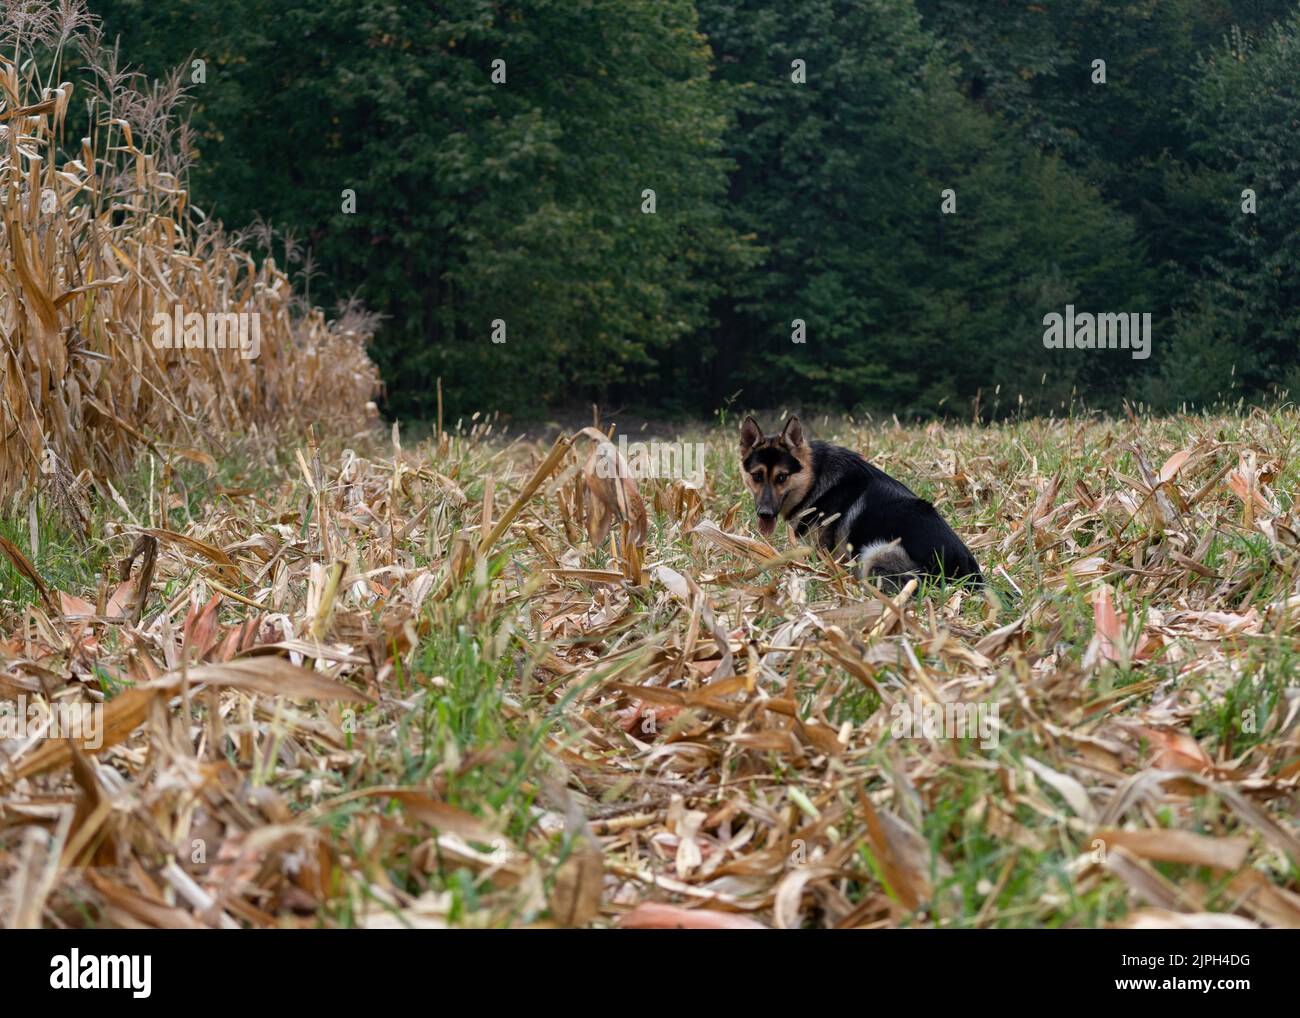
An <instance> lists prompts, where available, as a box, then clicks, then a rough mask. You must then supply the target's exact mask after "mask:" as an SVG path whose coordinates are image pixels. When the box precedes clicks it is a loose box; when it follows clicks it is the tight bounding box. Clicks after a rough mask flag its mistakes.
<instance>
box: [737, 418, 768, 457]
mask: <svg viewBox="0 0 1300 1018" xmlns="http://www.w3.org/2000/svg"><path fill="white" fill-rule="evenodd" d="M762 437H763V429H762V428H760V427H759V426H758V421H756V420H754V418H752V417H746V418H745V423H744V424H742V425H741V426H740V455H741V456H748V455H749V450H750V449H752V448H754V446H755V445H757V444H758V442H759V440H760V439H761V438H762Z"/></svg>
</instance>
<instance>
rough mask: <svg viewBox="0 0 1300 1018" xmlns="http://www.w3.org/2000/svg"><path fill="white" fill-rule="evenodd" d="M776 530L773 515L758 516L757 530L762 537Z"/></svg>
mask: <svg viewBox="0 0 1300 1018" xmlns="http://www.w3.org/2000/svg"><path fill="white" fill-rule="evenodd" d="M775 530H776V517H775V516H760V517H759V518H758V532H759V533H760V534H762V535H763V536H764V537H771V536H772V534H773V532H774V531H775Z"/></svg>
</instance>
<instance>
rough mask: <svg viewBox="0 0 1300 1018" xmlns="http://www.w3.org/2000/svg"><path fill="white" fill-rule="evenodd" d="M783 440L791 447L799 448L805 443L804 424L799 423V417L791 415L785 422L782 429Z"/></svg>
mask: <svg viewBox="0 0 1300 1018" xmlns="http://www.w3.org/2000/svg"><path fill="white" fill-rule="evenodd" d="M781 441H782V442H784V443H785V444H786V445H788V446H789V447H790V448H791V449H798V448H799V447H800V446H801V445H803V444H804V438H803V425H802V424H800V423H799V418H798V417H791V418H790V419H789V420H788V421H786V422H785V427H784V428H782V429H781Z"/></svg>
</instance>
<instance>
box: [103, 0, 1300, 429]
mask: <svg viewBox="0 0 1300 1018" xmlns="http://www.w3.org/2000/svg"><path fill="white" fill-rule="evenodd" d="M94 8H95V12H96V13H97V14H98V15H100V16H101V17H102V18H103V20H104V27H105V30H106V32H107V34H108V36H109V37H110V39H111V38H114V37H117V36H120V38H121V45H122V51H123V54H124V56H125V57H128V58H129V59H130V61H131V62H132V63H133V64H136V65H138V66H140V67H141V68H142V69H143V70H144V71H146V72H147V73H149V74H153V75H160V74H163V73H165V72H166V71H167V70H168V69H170V68H172V67H176V66H181V67H182V69H183V70H182V80H183V81H184V82H185V83H186V84H187V86H188V89H189V94H190V98H191V100H192V104H191V107H190V109H191V110H192V123H193V126H194V128H195V131H196V153H195V155H196V158H195V161H194V163H193V168H192V170H191V178H190V183H191V185H192V187H193V190H194V192H195V196H196V200H197V201H198V203H199V204H200V205H201V206H203V207H205V208H208V209H210V210H212V211H213V213H214V214H215V215H217V216H218V217H220V218H221V219H223V220H224V221H225V222H226V224H227V225H228V226H234V227H239V226H244V225H246V224H249V223H253V222H256V221H266V222H270V223H272V224H273V225H274V226H275V227H276V228H277V230H278V231H279V232H278V233H277V234H276V235H275V237H274V238H273V237H272V235H271V233H270V232H269V231H262V234H263V236H264V237H265V238H266V240H267V243H268V246H269V249H270V250H269V251H268V253H269V254H272V255H273V256H274V257H275V258H276V259H277V260H278V261H279V262H280V263H281V264H284V263H286V262H287V263H288V264H287V265H286V267H287V268H289V269H290V270H291V271H293V272H294V273H295V274H297V275H298V276H299V277H300V278H301V279H302V281H303V282H304V283H305V284H307V285H308V286H310V287H311V290H310V293H311V295H312V297H313V299H316V300H319V301H321V302H331V301H335V300H339V299H343V298H345V297H346V296H348V295H350V294H353V293H356V294H357V295H359V296H360V297H361V298H362V299H363V300H364V301H365V303H366V304H367V305H368V306H369V307H371V308H373V309H375V310H377V311H380V312H382V313H383V314H385V315H386V316H387V318H386V320H385V322H384V324H383V326H382V328H381V329H380V332H379V335H378V338H377V340H376V344H375V349H374V353H375V356H376V359H377V360H378V361H379V363H380V365H381V367H382V369H383V372H384V375H385V379H386V383H387V386H388V395H389V401H388V408H389V410H390V411H392V412H394V413H400V414H404V415H416V416H427V415H429V414H430V413H431V412H432V410H433V408H434V390H435V383H436V380H437V379H438V378H441V379H442V380H443V387H444V391H445V394H446V403H447V409H448V412H449V413H452V414H455V413H461V412H465V411H472V410H475V409H503V410H506V411H508V412H512V413H514V414H516V415H517V416H520V417H535V416H538V415H540V414H543V413H545V412H546V411H547V410H548V409H550V408H554V407H556V406H560V405H566V404H567V405H579V404H581V403H583V402H584V401H587V400H593V399H594V400H600V401H613V402H617V403H619V404H622V405H627V404H634V405H637V406H640V407H642V408H644V409H647V410H653V411H657V412H693V413H704V412H707V411H709V410H711V409H713V408H715V407H717V406H719V405H720V404H722V403H724V402H725V401H727V400H728V399H730V398H732V397H733V396H735V395H736V394H737V393H739V394H740V400H741V401H742V402H744V403H747V404H751V405H760V404H777V403H782V404H798V405H803V406H814V405H820V406H827V407H832V406H833V407H842V408H857V407H866V408H870V409H873V410H883V411H887V412H897V413H900V414H904V413H906V414H913V413H916V414H926V413H933V412H947V413H958V414H961V415H967V414H969V413H971V412H972V408H974V407H977V408H978V410H979V412H980V413H981V414H985V415H989V414H999V413H1003V412H1007V411H1014V410H1016V409H1017V408H1018V407H1020V406H1022V405H1025V406H1027V408H1028V409H1030V410H1050V409H1053V408H1056V407H1059V406H1060V405H1062V404H1063V403H1064V404H1068V402H1069V401H1070V400H1071V399H1072V398H1073V397H1075V396H1078V397H1082V398H1083V399H1084V400H1085V401H1086V402H1088V403H1090V404H1093V405H1117V404H1118V403H1119V402H1120V401H1121V400H1125V399H1127V400H1145V401H1150V402H1154V403H1156V404H1159V405H1166V406H1170V405H1178V404H1181V403H1184V402H1195V403H1198V404H1200V403H1205V402H1212V401H1214V400H1216V399H1219V398H1233V399H1235V398H1236V397H1237V396H1239V395H1245V396H1247V397H1253V396H1255V395H1258V394H1262V393H1266V392H1269V391H1270V390H1272V389H1274V388H1276V387H1287V386H1289V385H1291V383H1292V382H1294V381H1296V380H1297V379H1300V347H1297V344H1296V343H1295V342H1294V336H1295V335H1296V324H1297V316H1298V315H1300V311H1298V310H1297V308H1298V307H1300V304H1298V302H1297V300H1296V297H1297V293H1296V289H1297V286H1296V282H1295V280H1296V273H1295V268H1296V265H1295V262H1296V249H1297V245H1296V243H1295V241H1296V238H1297V230H1298V229H1300V182H1298V177H1300V173H1298V172H1297V167H1300V84H1298V82H1300V74H1298V73H1297V71H1298V69H1300V61H1298V60H1297V57H1300V11H1298V10H1297V5H1296V4H1295V3H1294V2H1293V0H1290V2H1283V0H1215V2H1213V3H1207V2H1205V0H1133V2H1128V3H1123V4H1118V3H1113V2H1105V0H1075V2H1071V3H1029V2H1012V0H801V2H800V3H799V4H789V3H782V2H778V0H694V2H692V0H443V2H438V3H419V4H407V3H398V2H396V0H305V2H300V3H293V4H288V5H282V4H280V3H278V2H272V0H222V2H220V3H217V2H213V0H172V2H170V3H167V4H156V3H153V2H151V0H99V2H98V3H96V4H95V5H94ZM195 59H200V60H203V61H204V64H203V72H202V73H201V74H200V75H199V77H201V78H202V80H194V79H195V74H194V71H193V66H194V65H193V64H192V61H193V60H195ZM1098 60H1102V61H1104V62H1105V68H1104V71H1105V81H1104V82H1102V81H1100V80H1097V79H1098V70H1097V65H1096V64H1095V61H1098ZM498 61H501V62H503V63H497V62H498ZM1247 189H1250V190H1251V191H1253V193H1254V195H1255V202H1256V211H1255V212H1254V213H1250V212H1246V211H1243V205H1244V204H1246V199H1245V198H1244V197H1243V192H1244V191H1246V190H1247ZM648 190H651V191H653V192H654V195H653V202H654V211H653V214H651V213H649V212H648V211H647V209H648V208H649V205H648V201H649V199H648V198H647V191H648ZM345 191H347V192H348V193H354V194H355V211H346V210H345V203H346V202H348V201H349V199H348V198H347V197H346V195H345ZM945 196H948V198H947V205H948V209H949V210H951V209H953V208H954V207H955V211H952V212H951V214H948V213H946V212H945V211H944V208H943V205H944V203H945ZM1067 304H1073V305H1074V306H1075V307H1076V308H1078V309H1079V310H1080V311H1084V312H1089V313H1103V312H1105V313H1126V312H1150V313H1151V315H1152V321H1153V326H1152V352H1151V357H1150V359H1148V360H1135V359H1133V358H1132V357H1131V356H1130V354H1129V353H1128V352H1126V351H1123V350H1108V351H1085V350H1051V349H1045V347H1044V343H1043V332H1044V323H1043V318H1044V315H1047V314H1050V313H1053V312H1058V313H1059V312H1062V311H1063V310H1064V308H1065V305H1067ZM500 322H503V323H504V333H503V332H502V330H501V327H500V325H499V324H497V323H500ZM501 340H504V342H502V341H501ZM797 340H802V342H800V341H797ZM1022 401H1023V404H1022Z"/></svg>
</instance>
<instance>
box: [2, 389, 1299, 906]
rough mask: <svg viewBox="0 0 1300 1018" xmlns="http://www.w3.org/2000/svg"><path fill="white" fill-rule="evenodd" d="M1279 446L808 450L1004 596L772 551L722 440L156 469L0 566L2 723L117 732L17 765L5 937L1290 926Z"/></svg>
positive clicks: (8, 748) (780, 543)
mask: <svg viewBox="0 0 1300 1018" xmlns="http://www.w3.org/2000/svg"><path fill="white" fill-rule="evenodd" d="M1298 421H1300V419H1298V418H1297V417H1296V415H1295V414H1294V413H1293V412H1291V411H1290V410H1287V411H1279V412H1276V413H1274V414H1264V413H1255V414H1252V415H1250V416H1247V417H1241V418H1232V417H1223V418H1205V419H1186V420H1182V421H1178V422H1173V421H1165V420H1158V419H1132V420H1126V421H1055V422H1047V421H1034V422H1025V423H1020V424H1015V425H1007V426H1004V427H984V428H981V427H943V426H939V425H933V426H930V427H928V428H925V429H919V428H918V429H904V428H899V427H897V426H887V427H882V426H869V425H861V426H853V425H850V424H847V423H844V422H839V423H837V422H832V421H827V420H822V421H816V422H810V424H811V426H812V427H813V429H814V430H815V431H816V432H817V433H818V434H819V435H821V436H822V437H826V438H831V439H834V440H837V441H841V442H844V443H846V444H851V445H853V446H854V447H856V448H859V449H861V450H863V451H864V452H865V453H866V454H867V455H869V456H870V457H871V458H872V459H873V460H874V461H875V462H877V463H879V464H880V465H881V466H883V467H884V468H885V469H887V470H889V471H890V472H891V473H893V474H895V475H896V476H899V477H901V478H904V479H908V480H917V484H918V490H919V491H920V492H921V494H923V495H926V496H927V497H930V498H932V499H933V500H934V501H935V502H936V504H937V505H938V506H939V507H940V509H941V510H942V511H943V512H944V513H945V515H946V516H947V518H949V519H951V520H952V521H953V523H954V526H956V527H957V528H958V529H959V530H960V532H961V533H962V534H963V535H964V536H965V537H966V538H967V540H968V543H969V544H970V546H971V548H972V550H973V551H974V552H975V554H976V555H977V556H978V557H979V559H980V561H981V565H982V566H983V568H984V572H985V575H986V576H988V577H989V578H990V587H991V592H990V593H989V594H982V593H980V592H978V591H972V590H965V589H959V588H942V587H935V586H930V585H925V586H922V587H919V588H918V587H917V585H916V584H915V583H910V584H909V585H908V586H907V587H905V588H904V589H902V590H901V591H899V592H898V593H897V594H896V595H894V596H892V597H890V596H886V595H885V594H883V593H881V592H879V591H876V590H874V589H868V588H866V587H864V586H862V585H861V584H859V583H858V581H857V580H855V579H853V578H851V577H850V576H848V575H847V574H846V573H845V572H844V570H843V569H842V568H841V566H840V565H838V564H837V563H835V562H833V561H830V560H829V559H826V558H824V557H818V556H817V555H814V554H813V553H812V552H810V551H809V550H808V549H807V548H805V547H803V546H802V545H799V544H797V543H793V542H791V541H790V540H789V539H788V535H786V534H785V533H783V532H778V534H777V535H776V537H775V538H774V539H773V542H772V544H770V545H769V544H768V543H766V542H764V541H761V540H759V539H757V538H756V536H755V532H754V530H753V528H752V518H751V513H752V510H751V506H750V502H749V499H748V496H747V495H746V494H745V493H744V491H743V489H742V487H741V484H740V481H739V477H738V470H737V464H736V454H735V450H736V432H735V429H734V428H732V427H730V426H728V427H722V428H718V429H715V430H711V431H708V432H701V433H699V434H698V435H694V436H691V438H692V441H695V440H698V441H700V442H701V443H703V452H704V456H705V458H704V470H703V474H702V483H701V484H700V485H699V486H698V487H696V486H694V485H695V483H696V481H695V479H690V480H682V479H676V480H674V479H671V478H664V479H656V478H652V477H640V478H637V477H634V476H631V475H633V474H635V473H637V471H636V470H623V471H621V473H622V474H624V475H625V476H621V477H620V476H614V477H609V476H605V475H608V474H609V473H611V472H610V471H608V470H605V469H603V468H602V465H601V464H602V460H603V459H608V458H611V457H612V458H615V459H616V458H617V456H618V455H619V454H618V452H617V446H614V445H612V444H608V443H602V442H601V441H600V439H601V438H602V436H601V434H600V432H597V431H595V430H594V429H586V430H584V431H582V432H577V433H574V434H571V435H565V436H561V437H560V438H559V439H557V440H556V441H554V443H549V442H525V441H515V442H510V441H507V440H505V439H504V438H501V437H499V436H497V435H495V434H494V433H493V428H492V427H491V426H490V425H486V424H481V423H480V424H476V425H474V426H473V427H472V428H471V429H469V430H462V431H458V432H456V433H453V434H445V433H444V434H441V435H435V436H434V437H433V438H431V439H430V440H429V441H427V442H426V443H424V444H422V445H418V446H414V447H411V448H405V447H403V445H402V443H401V441H400V437H399V435H398V434H397V432H396V431H395V432H394V433H393V435H392V436H391V437H387V436H386V437H385V439H384V440H383V441H380V440H378V439H372V440H370V441H369V442H368V443H366V444H364V445H357V446H355V447H354V448H351V449H347V450H342V449H339V448H336V447H335V448H331V447H329V446H321V447H319V448H318V447H316V446H314V445H311V444H300V445H298V446H296V447H293V448H292V449H291V450H290V451H289V452H287V453H286V455H285V456H284V457H283V459H282V461H281V462H279V463H278V464H275V463H267V462H265V461H263V462H258V463H252V462H247V463H245V464H243V465H242V466H240V467H239V468H238V469H236V468H233V467H230V466H228V465H224V464H223V465H222V466H221V467H220V468H219V469H218V470H217V471H216V472H215V474H214V473H212V472H211V471H206V470H202V469H199V468H198V467H197V466H195V465H190V466H189V467H187V468H184V469H178V470H174V471H172V472H171V473H170V474H168V473H167V472H166V471H164V470H162V469H158V470H155V471H154V472H153V474H152V478H153V480H152V482H151V483H150V482H148V481H142V482H141V483H140V484H139V485H138V486H136V487H133V488H131V489H129V491H130V492H131V493H132V494H134V496H135V498H134V501H133V500H132V497H131V495H130V494H125V495H123V499H122V503H121V504H117V503H113V504H105V505H103V506H102V507H101V509H100V512H101V513H102V517H101V518H100V519H98V520H97V523H96V526H95V529H94V533H93V537H92V540H91V547H92V549H93V551H92V552H91V555H90V558H89V560H88V561H89V562H90V563H91V564H93V565H94V566H95V567H96V568H98V569H99V572H100V576H101V578H100V580H99V582H98V583H97V584H96V583H95V582H93V581H91V580H90V579H89V577H88V576H87V575H86V573H85V572H82V573H80V574H78V573H76V572H75V571H73V572H70V573H68V574H67V575H66V578H64V579H62V580H59V581H56V580H55V579H54V578H50V577H44V578H41V574H42V566H43V563H44V562H46V561H47V560H49V559H51V558H52V557H55V558H57V554H56V550H55V549H51V548H46V549H45V550H43V551H42V552H41V553H40V554H38V555H36V556H34V557H33V558H32V559H30V560H28V561H27V562H24V561H23V559H21V558H19V557H18V556H17V555H15V551H16V549H14V548H12V547H11V544H12V543H13V542H10V544H7V545H5V550H6V552H8V553H9V555H10V557H11V558H12V559H14V561H12V562H10V563H7V564H6V569H7V573H6V576H5V579H6V583H5V598H6V600H5V603H4V606H3V619H4V626H3V628H4V632H5V634H6V635H5V637H4V640H3V643H0V655H2V660H3V671H0V683H2V684H3V692H4V695H5V696H6V697H8V698H18V697H23V698H25V700H26V702H27V703H29V704H34V705H39V706H38V707H37V713H38V714H39V715H40V716H41V717H42V718H45V717H47V715H48V710H49V709H50V708H51V707H56V706H58V705H64V704H75V703H87V704H100V703H102V704H103V705H104V709H103V724H102V729H101V731H100V732H99V742H100V745H98V746H95V747H92V746H91V745H89V743H90V742H92V741H94V740H93V739H87V738H80V739H78V738H72V739H66V740H41V739H39V738H27V739H26V740H23V739H18V740H14V739H10V740H7V741H5V742H4V743H3V744H2V745H3V752H4V758H3V778H0V781H2V782H3V792H2V793H0V794H2V796H3V798H2V799H0V804H2V805H0V809H2V810H3V813H2V814H0V815H2V816H3V828H2V829H0V885H2V886H3V888H4V892H3V894H4V897H3V901H4V913H3V915H4V919H5V923H6V925H73V926H76V925H81V924H84V923H87V922H93V923H94V924H96V925H108V926H135V925H147V926H166V927H173V926H198V925H205V926H227V927H229V926H286V925H288V926H317V925H330V926H332V925H364V926H441V925H623V926H659V925H702V926H739V925H744V926H751V925H754V924H761V925H764V926H775V927H799V926H825V927H896V926H941V927H1005V926H1067V927H1068V926H1095V925H1108V924H1113V925H1140V926H1179V925H1207V924H1210V925H1216V924H1217V925H1238V926H1247V925H1254V926H1287V927H1294V926H1296V925H1300V894H1298V893H1297V882H1296V876H1297V862H1298V860H1300V838H1298V836H1297V831H1296V827H1295V820H1294V817H1295V814H1296V784H1297V778H1298V776H1300V727H1298V726H1297V716H1298V714H1300V687H1298V685H1297V682H1296V678H1295V670H1294V662H1295V660H1296V657H1297V652H1298V650H1300V644H1298V642H1297V634H1296V626H1297V618H1298V613H1300V607H1298V606H1300V594H1298V593H1297V585H1296V575H1295V574H1296V571H1297V570H1296V567H1297V564H1298V563H1300V558H1298V557H1297V537H1296V527H1297V524H1296V522H1295V519H1294V517H1293V515H1292V500H1293V493H1294V490H1295V485H1296V476H1297V475H1296V470H1295V466H1294V464H1295V462H1296V455H1295V452H1296V450H1295V434H1296V425H1297V423H1298ZM614 473H615V474H618V473H619V471H614ZM164 477H170V478H171V480H170V481H168V482H166V483H164V481H163V478H164ZM918 479H919V480H918ZM15 536H16V537H21V535H15ZM55 540H58V538H57V537H56V538H55ZM83 568H89V566H85V567H83ZM909 712H911V713H910V714H909ZM954 713H955V714H956V717H957V718H958V720H959V722H961V721H962V720H963V719H964V720H965V721H968V722H969V724H968V725H967V726H966V728H965V729H964V730H959V731H957V732H952V731H950V730H949V728H948V727H945V725H946V724H947V723H948V722H951V720H952V719H953V717H954Z"/></svg>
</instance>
